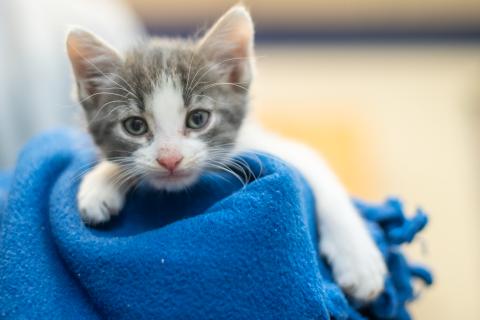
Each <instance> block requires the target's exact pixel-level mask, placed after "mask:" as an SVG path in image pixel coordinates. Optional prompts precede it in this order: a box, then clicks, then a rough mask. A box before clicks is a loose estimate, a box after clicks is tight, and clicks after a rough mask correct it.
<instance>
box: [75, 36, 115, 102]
mask: <svg viewBox="0 0 480 320" xmlns="http://www.w3.org/2000/svg"><path fill="white" fill-rule="evenodd" d="M67 53H68V57H69V58H70V62H71V64H72V68H73V72H74V74H75V79H76V81H77V86H78V95H79V98H80V99H86V98H87V97H89V96H91V95H93V94H95V93H96V92H98V90H99V87H100V86H101V85H102V83H105V82H106V81H108V79H111V78H112V74H113V73H114V72H115V71H116V70H117V69H118V67H119V66H120V64H121V62H122V59H121V58H120V55H119V54H118V53H117V52H116V51H115V49H113V48H112V47H110V46H109V45H108V44H107V43H105V42H104V41H103V40H101V39H100V38H98V37H97V36H95V35H94V34H93V33H91V32H89V31H87V30H85V29H82V28H79V27H74V28H72V29H70V31H69V32H68V34H67Z"/></svg>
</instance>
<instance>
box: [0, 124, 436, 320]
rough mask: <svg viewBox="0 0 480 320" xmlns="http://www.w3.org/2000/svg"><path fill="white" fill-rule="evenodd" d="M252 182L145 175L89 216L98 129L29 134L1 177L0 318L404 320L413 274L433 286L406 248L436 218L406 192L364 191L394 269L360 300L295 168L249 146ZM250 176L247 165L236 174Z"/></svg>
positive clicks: (365, 210) (363, 206) (367, 214)
mask: <svg viewBox="0 0 480 320" xmlns="http://www.w3.org/2000/svg"><path fill="white" fill-rule="evenodd" d="M243 160H244V161H245V163H246V164H248V167H249V169H250V170H251V172H250V175H247V176H246V177H247V178H246V180H247V181H246V184H242V183H240V181H238V179H236V178H235V177H233V176H231V175H227V174H224V175H221V176H219V175H205V176H203V177H202V178H201V179H200V181H199V182H198V183H197V184H196V185H195V186H193V187H192V188H190V189H189V190H187V191H185V192H178V193H167V192H161V191H156V190H153V189H151V188H149V187H148V186H146V185H139V186H138V187H137V188H135V190H133V191H131V192H130V193H129V194H128V198H127V203H126V205H125V208H124V209H123V210H122V212H121V213H120V215H119V216H118V217H115V218H114V219H113V220H112V221H111V222H109V223H107V224H105V225H102V226H100V227H96V228H91V227H87V226H85V225H84V224H83V223H82V221H81V219H80V216H79V214H78V209H77V206H76V193H77V191H78V186H79V183H80V180H81V176H82V174H83V173H84V172H86V171H87V170H88V168H90V167H91V166H93V165H94V163H95V161H96V158H95V152H94V147H93V145H92V143H91V141H90V139H89V137H88V136H87V135H86V134H84V133H80V132H77V131H74V130H70V129H59V130H55V131H52V132H48V133H45V134H43V135H41V136H39V137H36V138H34V139H33V140H32V141H31V142H30V143H29V144H27V146H26V147H25V148H24V149H23V151H22V152H21V154H20V155H19V157H18V161H17V165H16V168H15V170H14V171H13V172H5V173H2V174H0V318H2V319H272V320H273V319H295V320H301V319H330V318H332V317H333V318H335V319H362V318H367V317H368V318H372V319H408V318H409V314H408V312H407V309H406V306H407V303H408V302H410V301H412V300H413V299H414V298H415V292H414V290H413V286H412V281H413V279H414V278H419V279H421V280H423V282H425V283H427V284H430V283H431V282H432V276H431V274H430V272H429V271H428V270H427V269H425V268H424V267H421V266H418V265H414V266H413V265H410V264H409V263H408V261H407V260H406V258H405V256H404V255H403V254H402V252H401V250H400V245H402V244H404V243H407V242H410V241H412V240H413V238H414V236H415V234H417V232H419V231H420V230H421V229H422V228H423V227H425V225H426V223H427V216H426V215H425V213H424V212H423V211H421V210H419V211H418V212H417V213H416V214H415V216H413V217H410V218H407V217H406V216H405V215H404V210H403V208H402V205H401V202H400V201H399V200H397V199H388V200H387V201H386V202H385V203H383V204H379V205H374V204H368V203H365V202H362V201H360V200H355V204H356V206H357V207H358V208H359V210H360V212H361V213H362V215H363V217H364V219H365V220H366V223H367V224H368V226H369V228H370V230H371V233H372V236H373V237H374V239H375V241H376V242H377V244H378V246H379V248H380V249H381V251H382V253H383V255H384V257H385V259H386V262H387V265H388V268H389V275H388V278H387V279H386V286H385V288H386V289H385V292H384V293H383V294H382V295H381V296H380V297H379V298H378V299H377V300H376V301H374V302H372V303H369V304H367V305H365V304H360V303H358V302H356V301H351V300H350V299H349V298H348V297H346V296H345V295H344V294H343V293H342V291H341V290H340V288H339V287H338V286H337V285H336V284H335V282H334V281H333V280H332V276H331V273H330V270H329V267H328V265H327V264H326V262H325V261H324V260H322V259H321V258H320V257H319V255H318V246H317V243H318V241H317V239H318V234H317V231H316V230H317V229H316V227H315V200H314V198H313V195H312V192H311V190H310V188H309V186H308V185H307V183H306V182H305V180H304V179H303V177H301V176H300V175H299V173H298V172H297V171H296V170H295V169H293V168H292V167H290V166H288V165H287V164H285V163H284V162H282V161H280V160H278V159H276V158H274V157H271V156H268V155H262V154H255V155H251V154H250V155H248V156H244V157H243ZM239 174H241V172H239Z"/></svg>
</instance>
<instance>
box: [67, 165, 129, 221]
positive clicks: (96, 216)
mask: <svg viewBox="0 0 480 320" xmlns="http://www.w3.org/2000/svg"><path fill="white" fill-rule="evenodd" d="M119 174H121V168H120V167H119V166H118V165H117V164H115V163H112V162H109V161H102V162H100V163H99V164H97V165H96V166H95V168H93V169H92V171H90V172H89V173H87V174H86V175H85V176H84V177H83V180H82V182H81V184H80V189H79V191H78V194H77V202H78V209H79V211H80V215H81V217H82V219H83V221H84V222H85V223H87V224H91V225H95V224H99V223H102V222H107V221H108V220H110V218H111V216H113V215H116V214H118V212H119V211H120V210H121V209H122V207H123V204H124V201H125V194H126V192H127V191H128V189H127V188H126V187H125V186H123V187H121V186H119V185H118V184H116V183H115V180H118V177H119Z"/></svg>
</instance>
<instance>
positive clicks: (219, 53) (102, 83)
mask: <svg viewBox="0 0 480 320" xmlns="http://www.w3.org/2000/svg"><path fill="white" fill-rule="evenodd" d="M67 50H68V55H69V58H70V61H71V63H72V66H73V70H74V74H75V78H76V84H77V92H78V97H79V99H80V102H81V104H82V106H83V108H84V110H85V112H86V116H87V120H88V124H89V129H90V132H91V134H92V135H93V138H94V140H95V142H96V144H97V145H98V147H99V148H100V150H101V151H102V153H103V155H104V156H105V157H106V158H107V159H109V160H111V161H115V162H117V163H119V164H120V165H122V166H123V168H124V169H125V170H124V173H125V177H132V176H136V177H142V178H146V179H147V180H148V181H150V182H151V183H152V184H153V185H154V186H156V187H158V188H162V189H167V190H178V189H182V188H184V187H186V186H189V185H190V184H192V183H193V182H194V181H196V179H197V178H198V177H199V175H200V174H201V173H202V172H203V171H205V170H208V169H218V168H219V167H222V166H224V165H225V164H226V162H228V160H229V156H230V154H231V152H232V150H233V148H234V146H235V141H236V138H237V134H238V131H239V129H240V127H241V125H242V122H243V119H244V118H245V116H246V113H247V109H248V102H249V96H248V88H249V85H250V82H251V78H252V65H253V57H252V55H253V24H252V21H251V18H250V15H249V13H248V12H247V11H246V10H245V8H243V7H241V6H236V7H233V8H232V9H230V10H229V11H228V12H227V13H226V14H225V15H223V16H222V17H221V18H220V19H219V20H218V21H217V22H216V23H215V25H214V26H213V27H212V28H211V29H210V30H209V31H208V32H207V33H206V34H205V35H204V36H203V37H202V38H201V39H198V40H186V39H153V40H151V41H150V42H148V43H145V44H144V45H142V46H138V47H137V48H135V49H132V50H130V51H128V52H126V53H125V54H124V55H121V54H119V53H118V52H116V51H115V50H114V49H113V48H112V47H110V46H109V45H107V44H106V43H105V42H103V41H102V40H100V39H99V38H98V37H96V36H94V35H93V34H92V33H90V32H88V31H85V30H83V29H78V28H76V29H73V30H71V31H70V33H69V34H68V37H67Z"/></svg>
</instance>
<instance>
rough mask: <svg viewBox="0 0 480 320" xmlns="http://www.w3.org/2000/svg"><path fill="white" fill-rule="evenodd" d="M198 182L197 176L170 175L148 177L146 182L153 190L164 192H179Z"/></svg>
mask: <svg viewBox="0 0 480 320" xmlns="http://www.w3.org/2000/svg"><path fill="white" fill-rule="evenodd" d="M197 180H198V174H189V175H170V176H160V177H155V176H154V177H149V178H147V182H148V183H149V184H150V185H151V186H153V187H154V188H155V189H159V190H166V191H181V190H184V189H185V188H187V187H190V186H191V185H192V184H194V183H195V182H196V181H197Z"/></svg>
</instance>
